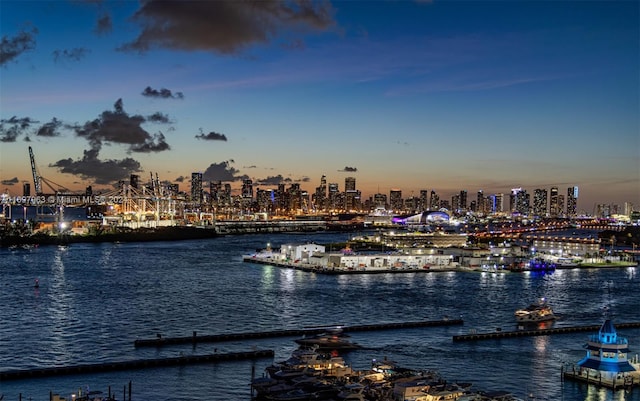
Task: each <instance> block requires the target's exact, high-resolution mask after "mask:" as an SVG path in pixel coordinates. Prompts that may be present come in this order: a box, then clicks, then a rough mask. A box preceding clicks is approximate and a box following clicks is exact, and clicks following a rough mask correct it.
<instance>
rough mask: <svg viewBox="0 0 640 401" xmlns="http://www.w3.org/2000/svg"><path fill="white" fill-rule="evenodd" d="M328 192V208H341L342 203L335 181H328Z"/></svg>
mask: <svg viewBox="0 0 640 401" xmlns="http://www.w3.org/2000/svg"><path fill="white" fill-rule="evenodd" d="M328 190H329V193H328V195H327V196H328V197H329V208H330V209H332V210H336V209H341V208H342V205H340V189H339V187H338V184H337V183H335V182H330V183H329V187H328Z"/></svg>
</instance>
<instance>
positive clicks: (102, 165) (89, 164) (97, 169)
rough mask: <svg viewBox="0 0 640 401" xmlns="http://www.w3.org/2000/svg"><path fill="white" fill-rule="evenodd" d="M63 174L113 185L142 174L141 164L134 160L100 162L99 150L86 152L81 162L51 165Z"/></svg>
mask: <svg viewBox="0 0 640 401" xmlns="http://www.w3.org/2000/svg"><path fill="white" fill-rule="evenodd" d="M49 167H55V168H57V169H58V170H59V171H60V172H61V173H66V174H72V175H76V176H80V177H82V178H83V179H86V180H91V181H94V182H95V183H96V184H99V185H103V184H112V183H115V182H117V181H119V180H124V179H127V178H129V177H130V175H131V173H136V172H141V171H142V169H141V168H140V163H139V162H138V161H136V160H134V159H132V158H125V159H122V160H100V159H99V158H98V149H89V150H85V151H84V156H83V157H82V159H80V160H72V159H71V158H69V159H62V160H58V161H57V162H55V163H52V164H50V165H49Z"/></svg>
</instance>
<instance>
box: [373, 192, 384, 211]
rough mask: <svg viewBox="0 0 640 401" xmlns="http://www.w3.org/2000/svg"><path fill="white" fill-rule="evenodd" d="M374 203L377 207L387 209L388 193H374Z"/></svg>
mask: <svg viewBox="0 0 640 401" xmlns="http://www.w3.org/2000/svg"><path fill="white" fill-rule="evenodd" d="M373 205H374V208H376V209H386V208H387V195H385V194H374V195H373Z"/></svg>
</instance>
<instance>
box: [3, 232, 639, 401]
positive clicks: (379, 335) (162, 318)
mask: <svg viewBox="0 0 640 401" xmlns="http://www.w3.org/2000/svg"><path fill="white" fill-rule="evenodd" d="M346 238H347V235H346V234H326V233H324V234H275V235H266V234H265V235H251V236H231V237H223V238H217V239H213V240H200V241H183V242H171V243H167V242H156V243H122V244H73V245H70V246H68V247H39V248H31V249H6V248H3V249H0V369H1V370H8V369H21V368H31V367H49V366H54V365H59V366H63V365H70V364H82V363H95V362H104V361H123V360H132V359H141V358H158V357H166V356H179V355H188V354H207V353H212V352H214V349H217V351H218V352H233V351H248V350H252V349H273V350H274V351H275V353H276V358H275V359H277V360H280V359H284V358H286V357H288V356H289V354H290V353H291V351H293V349H294V348H295V343H294V342H293V339H294V338H271V339H264V340H244V341H232V342H221V343H216V344H198V345H197V346H195V347H193V346H192V345H176V346H171V347H165V348H161V349H156V348H135V347H134V345H133V343H134V340H135V339H137V338H154V337H156V335H157V334H158V333H161V334H162V335H163V336H189V335H191V334H192V333H193V331H197V332H198V333H202V334H219V333H237V332H247V331H271V330H280V329H284V328H293V329H298V328H302V327H303V326H317V325H334V324H345V325H358V324H372V323H381V322H400V321H418V320H439V319H442V318H443V317H444V316H448V317H450V318H462V319H463V320H464V322H465V324H464V325H462V326H450V327H435V328H415V329H402V330H384V331H372V332H358V333H353V334H352V338H353V340H354V341H357V342H358V343H360V344H362V345H364V346H365V347H366V348H365V349H362V350H358V351H356V352H352V353H350V354H348V355H347V357H346V358H347V360H348V361H349V362H350V363H351V364H352V365H353V366H354V368H357V369H365V368H367V367H368V366H369V364H370V361H371V359H373V358H381V357H384V356H386V357H388V358H390V359H393V360H396V361H397V362H399V363H401V364H402V365H405V366H407V367H412V368H419V369H435V370H438V371H440V372H441V373H442V374H443V376H445V378H448V379H450V380H462V381H471V382H473V383H474V387H473V388H476V389H484V390H508V391H511V392H513V393H514V395H516V396H519V397H521V398H525V399H526V398H527V397H528V396H534V397H536V399H546V400H571V401H572V400H579V401H582V400H584V401H587V400H588V401H608V400H612V401H613V400H616V401H639V400H640V389H636V390H634V391H633V392H632V393H630V394H628V393H625V392H622V391H617V392H615V393H614V392H612V391H610V390H601V389H597V388H595V387H593V386H587V385H583V384H578V383H573V382H564V383H563V382H561V380H560V366H561V365H562V363H563V362H577V361H578V360H579V359H581V358H582V357H583V355H584V350H583V348H582V345H583V344H584V343H585V341H586V338H587V336H588V335H589V334H592V333H574V334H561V335H553V336H540V337H523V338H509V339H502V340H489V341H481V342H468V343H467V342H456V343H454V342H453V341H452V336H454V335H457V334H466V333H468V332H469V331H470V330H477V331H479V332H483V331H495V330H496V329H498V328H500V329H502V330H512V329H515V328H516V327H515V324H514V323H513V311H514V310H515V309H517V308H519V307H523V306H526V305H528V304H529V303H531V302H532V301H534V300H535V299H536V298H537V297H542V296H544V297H547V298H548V299H549V301H550V303H551V304H552V305H553V306H554V310H555V311H556V312H557V313H558V314H560V315H561V319H559V320H558V321H557V322H556V323H555V327H562V326H575V325H594V324H595V325H597V324H601V323H602V321H603V319H604V316H605V313H609V314H610V316H611V317H612V318H613V320H614V323H615V322H637V321H640V283H639V279H640V276H639V275H638V273H639V271H638V268H637V267H636V268H624V269H600V270H597V269H589V270H558V271H555V272H553V273H551V274H546V275H534V274H532V273H403V274H381V275H352V276H323V275H313V274H309V273H303V272H300V271H296V270H289V269H281V268H275V267H271V266H265V265H255V264H247V263H243V262H242V259H241V257H242V255H243V254H247V253H250V252H252V251H254V250H256V249H258V248H264V247H265V246H266V244H267V243H271V244H272V245H273V246H279V245H280V244H283V243H303V242H306V241H308V240H312V241H315V242H318V243H326V242H331V241H344V240H346ZM35 279H38V280H39V283H40V286H39V288H37V289H36V288H34V286H33V284H34V280H35ZM619 333H620V335H623V336H626V337H627V338H628V339H629V342H630V347H631V350H632V352H633V353H634V354H636V353H640V330H639V329H625V330H619ZM271 362H272V360H270V359H262V360H256V361H232V362H222V363H217V364H203V365H191V366H183V367H167V368H156V369H143V370H134V371H122V372H109V373H101V374H91V375H74V376H59V377H50V378H40V379H24V380H15V381H3V382H0V394H4V397H5V398H4V400H3V401H7V400H8V401H17V400H18V397H19V394H22V399H23V400H29V399H31V400H33V401H40V400H42V401H45V400H48V399H49V391H53V392H54V393H59V394H61V395H67V396H68V395H69V394H70V393H71V392H73V391H76V390H77V389H78V388H80V387H82V388H85V387H86V386H87V385H88V386H90V388H91V389H92V390H94V389H95V390H102V391H106V390H107V388H108V387H109V386H111V389H112V391H114V392H116V393H117V394H119V395H120V397H119V398H120V399H121V398H122V391H123V388H124V387H125V386H126V385H127V383H129V381H131V382H132V390H133V391H132V392H133V399H134V400H142V401H147V400H148V401H151V400H154V401H155V400H185V401H186V400H192V401H205V400H249V398H250V389H249V385H248V383H249V381H250V379H251V371H252V369H254V370H255V372H256V374H261V373H262V372H263V370H264V368H265V367H266V366H267V365H269V364H270V363H271Z"/></svg>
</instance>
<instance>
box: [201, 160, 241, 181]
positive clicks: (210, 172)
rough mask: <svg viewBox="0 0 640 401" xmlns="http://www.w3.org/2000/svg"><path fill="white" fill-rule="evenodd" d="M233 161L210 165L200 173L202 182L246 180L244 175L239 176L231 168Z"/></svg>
mask: <svg viewBox="0 0 640 401" xmlns="http://www.w3.org/2000/svg"><path fill="white" fill-rule="evenodd" d="M233 163H234V161H233V160H228V161H225V162H221V163H211V165H209V167H207V169H206V170H205V171H204V173H202V179H203V180H204V181H238V180H242V179H245V178H247V176H246V175H239V173H240V172H239V171H238V170H237V169H236V168H234V167H231V164H233Z"/></svg>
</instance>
